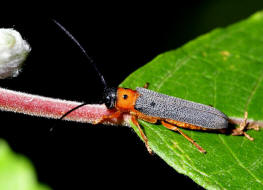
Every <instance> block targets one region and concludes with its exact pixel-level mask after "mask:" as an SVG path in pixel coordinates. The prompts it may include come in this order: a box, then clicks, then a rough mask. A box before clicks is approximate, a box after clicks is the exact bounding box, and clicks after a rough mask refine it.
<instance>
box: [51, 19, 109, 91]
mask: <svg viewBox="0 0 263 190" xmlns="http://www.w3.org/2000/svg"><path fill="white" fill-rule="evenodd" d="M53 22H54V23H55V24H56V25H57V26H58V27H59V28H60V29H61V30H63V31H64V32H65V33H66V34H67V36H68V37H69V38H70V39H71V40H72V41H73V42H74V43H75V44H76V45H77V46H78V47H79V48H80V50H81V51H82V53H83V54H84V55H85V57H86V58H87V59H88V60H89V62H90V63H91V65H92V66H93V67H94V69H95V70H96V72H97V73H98V75H99V77H100V79H101V82H102V83H103V85H104V89H105V88H107V83H106V81H105V79H104V77H103V75H102V74H101V73H100V71H99V69H98V68H97V66H96V64H95V63H94V61H93V59H91V57H90V56H89V55H88V54H87V52H86V50H85V49H84V48H83V47H82V45H81V44H80V43H79V42H78V40H77V39H76V38H75V37H74V36H73V35H72V34H71V33H70V32H69V31H68V30H67V29H66V28H65V27H64V26H62V25H61V24H60V23H59V22H58V21H56V20H54V19H53Z"/></svg>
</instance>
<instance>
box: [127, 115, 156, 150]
mask: <svg viewBox="0 0 263 190" xmlns="http://www.w3.org/2000/svg"><path fill="white" fill-rule="evenodd" d="M131 119H132V123H133V124H134V125H135V126H136V127H137V128H138V129H139V132H140V134H141V137H142V139H143V141H144V143H145V146H146V148H147V150H148V152H149V153H150V154H152V149H151V148H150V146H149V144H148V139H147V137H146V136H145V134H144V132H143V130H142V128H141V126H140V124H139V122H138V119H137V117H136V116H134V115H133V116H132V118H131Z"/></svg>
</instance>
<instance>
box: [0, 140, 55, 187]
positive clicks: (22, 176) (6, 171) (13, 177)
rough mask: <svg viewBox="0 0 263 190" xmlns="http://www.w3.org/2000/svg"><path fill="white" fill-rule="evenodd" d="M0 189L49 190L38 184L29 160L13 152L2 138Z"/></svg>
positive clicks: (0, 141) (0, 146)
mask: <svg viewBox="0 0 263 190" xmlns="http://www.w3.org/2000/svg"><path fill="white" fill-rule="evenodd" d="M0 189H5V190H14V189H15V190H50V188H49V187H47V186H45V185H42V184H38V182H37V178H36V174H35V171H34V168H33V166H32V164H31V163H30V162H29V160H28V159H26V158H25V157H24V156H21V155H18V154H15V153H13V152H12V150H11V149H10V148H9V146H8V145H7V143H6V142H5V141H4V140H0Z"/></svg>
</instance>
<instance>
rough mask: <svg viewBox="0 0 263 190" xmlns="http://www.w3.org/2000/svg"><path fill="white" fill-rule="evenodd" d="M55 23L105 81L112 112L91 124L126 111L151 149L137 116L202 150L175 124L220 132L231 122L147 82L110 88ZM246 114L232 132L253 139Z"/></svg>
mask: <svg viewBox="0 0 263 190" xmlns="http://www.w3.org/2000/svg"><path fill="white" fill-rule="evenodd" d="M54 23H55V24H57V25H58V26H59V27H60V28H61V29H62V30H63V31H64V32H65V33H66V34H67V35H68V36H69V37H70V38H71V39H72V40H73V41H74V42H75V44H76V45H77V46H78V47H79V48H80V50H81V51H82V53H83V54H84V55H85V56H86V58H87V59H88V60H89V61H90V63H91V64H92V66H93V67H94V69H95V70H96V72H97V74H98V76H99V77H100V79H101V82H102V84H103V85H104V89H105V90H104V103H105V105H106V107H107V108H108V109H111V110H113V111H114V112H113V113H112V114H111V115H106V116H104V117H102V118H101V119H99V120H98V121H96V122H95V123H94V124H97V123H101V122H102V121H104V120H107V119H112V118H119V117H121V116H122V114H124V113H129V114H130V115H131V120H132V122H133V124H134V125H135V126H137V127H138V129H139V131H140V134H141V137H142V139H143V140H144V142H145V145H146V147H147V149H148V151H149V152H150V153H151V152H152V150H151V148H150V147H149V145H148V139H147V137H146V135H145V134H144V132H143V130H142V129H141V127H140V124H139V122H138V119H141V120H144V121H147V122H149V123H157V122H160V123H161V124H162V125H163V126H164V127H166V128H168V129H170V130H173V131H177V132H179V133H180V134H181V135H183V136H184V137H185V138H186V139H187V140H188V141H190V142H191V143H192V144H193V145H195V146H196V147H197V148H198V150H199V151H200V152H202V153H205V152H206V151H205V150H204V149H203V148H202V147H201V146H199V145H198V144H197V143H196V142H195V141H194V140H193V139H191V138H190V137H188V136H187V135H186V134H185V133H183V132H182V131H181V130H180V129H179V128H178V127H180V128H187V129H192V130H210V131H211V130H216V131H220V132H225V129H228V126H229V125H228V124H229V123H231V120H230V119H228V117H227V116H226V115H225V114H223V113H222V112H221V111H219V110H217V109H215V108H213V107H211V106H207V105H204V104H199V103H195V102H192V101H187V100H183V99H180V98H176V97H172V96H168V95H165V94H161V93H157V92H154V91H152V90H148V89H147V88H148V85H145V86H144V88H139V87H138V88H136V90H132V89H128V88H109V87H108V86H107V84H106V82H105V80H104V77H103V75H102V74H101V73H100V72H99V70H98V69H97V67H96V65H95V64H94V62H93V60H92V59H91V58H90V57H89V56H88V55H87V53H86V51H85V49H84V48H83V47H82V46H81V45H80V43H79V42H78V41H77V40H76V39H75V38H74V37H73V36H72V35H71V34H70V33H69V32H68V31H67V30H66V29H65V28H64V27H63V26H62V25H61V24H60V23H58V22H57V21H55V20H54ZM86 104H87V103H83V104H81V105H79V106H77V107H75V108H73V109H71V110H69V111H68V112H66V113H65V114H64V115H62V116H61V118H60V119H63V118H64V117H66V116H67V115H68V114H70V113H71V112H72V111H74V110H76V109H78V108H80V107H82V106H84V105H86ZM246 117H247V116H246ZM246 117H245V120H244V122H243V123H242V124H241V125H240V128H236V129H234V130H233V131H232V134H233V135H245V136H246V137H247V138H248V139H249V140H253V138H251V137H250V136H249V135H248V134H246V133H245V132H244V131H243V130H244V129H245V126H246V125H247V122H246Z"/></svg>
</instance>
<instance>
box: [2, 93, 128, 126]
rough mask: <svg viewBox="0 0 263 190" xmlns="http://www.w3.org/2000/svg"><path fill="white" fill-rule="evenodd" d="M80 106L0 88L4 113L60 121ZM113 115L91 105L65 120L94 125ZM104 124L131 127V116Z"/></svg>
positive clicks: (102, 106)
mask: <svg viewBox="0 0 263 190" xmlns="http://www.w3.org/2000/svg"><path fill="white" fill-rule="evenodd" d="M80 104H81V103H80V102H73V101H66V100H60V99H55V98H47V97H43V96H37V95H31V94H26V93H22V92H16V91H13V90H7V89H3V88H0V110H4V111H12V112H16V113H23V114H27V115H32V116H40V117H47V118H54V119H59V118H60V117H61V116H62V115H63V114H64V113H66V112H67V111H69V110H70V109H72V108H74V107H76V106H78V105H80ZM111 113H112V111H111V110H108V109H107V108H106V106H105V105H99V104H89V105H86V106H83V107H81V108H79V109H77V110H75V111H73V112H71V113H70V114H69V115H68V116H67V117H66V118H64V119H65V120H71V121H77V122H85V123H94V122H96V121H97V120H99V119H100V118H101V117H102V116H104V115H109V114H111ZM103 123H107V124H112V125H117V124H122V125H129V115H123V117H122V118H120V119H119V120H116V119H113V120H110V121H107V122H106V121H105V122H103Z"/></svg>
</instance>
